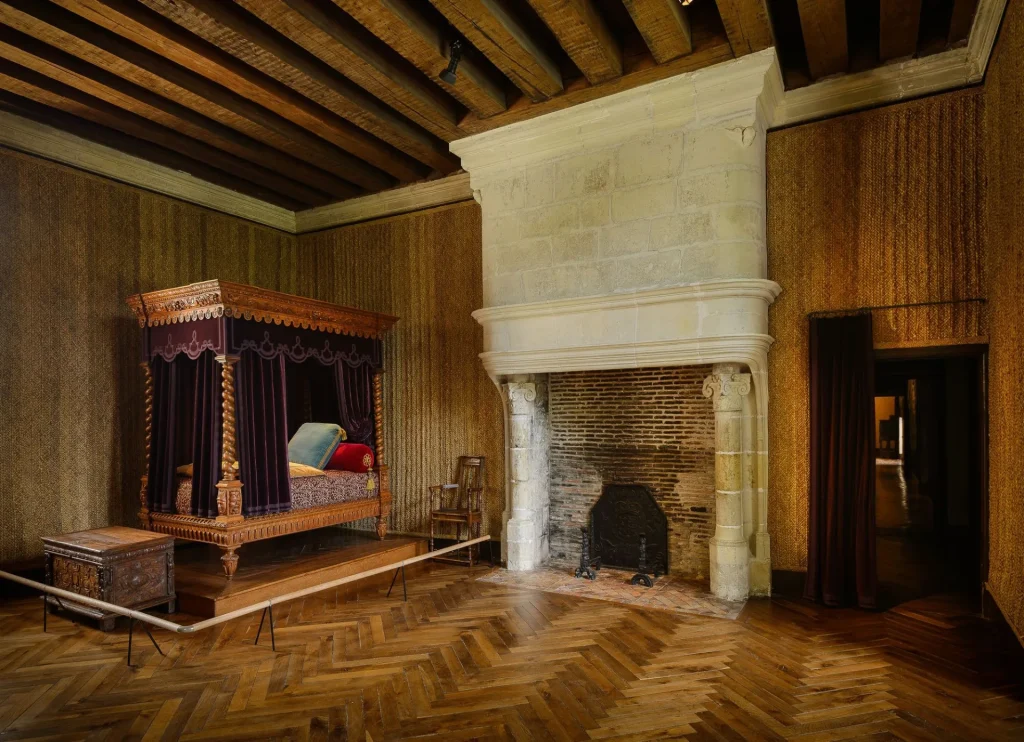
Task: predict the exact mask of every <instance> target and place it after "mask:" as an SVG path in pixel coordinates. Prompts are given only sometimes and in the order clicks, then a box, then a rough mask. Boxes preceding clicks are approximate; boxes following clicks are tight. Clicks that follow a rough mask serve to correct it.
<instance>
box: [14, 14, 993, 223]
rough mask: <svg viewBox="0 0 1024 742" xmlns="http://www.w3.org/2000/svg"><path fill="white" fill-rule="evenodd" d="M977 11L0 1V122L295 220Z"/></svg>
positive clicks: (803, 76) (946, 31) (927, 43)
mask: <svg viewBox="0 0 1024 742" xmlns="http://www.w3.org/2000/svg"><path fill="white" fill-rule="evenodd" d="M977 2H978V0H874V2H862V1H861V0H849V3H848V4H847V3H844V0H768V3H767V8H766V6H765V3H764V0H717V1H716V0H694V2H693V3H692V5H689V6H688V7H686V8H683V7H682V6H681V4H680V2H679V0H233V1H232V0H0V109H3V110H7V111H10V112H13V113H16V114H19V115H22V116H25V117H28V118H31V119H35V120H37V121H41V122H43V123H47V124H50V125H52V126H56V127H58V128H61V129H65V130H67V131H70V132H73V133H75V134H78V135H80V136H82V137H85V138H87V139H91V140H94V141H97V142H100V143H102V144H106V145H109V146H112V147H114V148H116V149H119V150H121V151H124V152H128V153H130V154H133V155H136V156H139V157H141V158H144V159H146V160H150V161H152V162H156V163H159V164H162V165H166V166H169V167H173V168H175V169H178V170H183V171H186V172H189V173H191V174H193V175H195V176H197V177H199V178H202V179H204V180H207V181H210V182H213V183H217V184H220V185H223V186H226V187H228V188H231V189H233V190H236V191H239V192H242V193H246V194H249V195H252V196H255V197H257V198H260V199H262V200H265V201H268V202H271V203H274V204H278V205H281V206H284V207H286V208H290V209H296V210H298V209H304V208H308V207H311V206H318V205H322V204H325V203H330V202H334V201H339V200H343V199H347V198H352V197H354V196H358V195H362V194H366V193H374V192H378V191H382V190H385V189H388V188H391V187H394V186H397V185H401V184H405V183H410V182H414V181H419V180H423V179H427V178H431V177H436V176H438V175H444V174H448V173H451V172H453V171H455V170H457V169H458V167H459V161H458V159H457V158H456V157H455V156H454V155H452V154H451V153H450V152H449V151H448V142H450V141H453V140H455V139H460V138H462V137H465V136H468V135H470V134H474V133H477V132H480V131H484V130H487V129H491V128H494V127H496V126H502V125H504V124H507V123H511V122H514V121H518V120H522V119H525V118H529V117H531V116H535V115H539V114H541V113H546V112H548V111H552V110H556V109H559V108H564V107H567V106H571V105H574V104H576V103H580V102H582V101H586V100H591V99H593V98H597V97H600V96H602V95H607V94H610V93H614V92H618V91H620V90H625V89H627V88H630V87H634V86H637V85H641V84H644V83H647V82H651V81H653V80H657V79H662V78H665V77H669V76H671V75H676V74H679V73H682V72H686V71H690V70H694V69H698V68H701V67H706V66H709V65H712V64H716V63H718V62H722V61H725V60H727V59H731V58H733V57H736V56H742V55H744V54H747V53H750V52H753V51H759V50H761V49H764V48H767V47H769V46H771V45H772V44H773V35H774V37H775V38H776V39H777V40H778V48H779V55H780V58H781V60H782V62H783V67H784V72H785V77H786V81H787V85H789V86H791V87H795V86H799V85H803V84H807V83H808V82H810V81H813V80H815V79H819V78H821V77H825V76H828V75H832V74H837V73H842V72H847V71H851V70H859V69H867V68H869V67H872V66H875V65H877V64H879V63H881V62H885V61H887V60H891V59H895V58H900V57H906V56H913V55H921V54H928V53H932V52H935V51H940V50H942V49H944V48H946V47H947V46H949V45H951V44H956V43H960V42H962V41H963V40H965V39H966V37H967V34H968V32H969V30H970V23H971V20H972V19H973V15H974V12H975V9H976V6H977ZM769 14H770V16H769ZM769 17H771V18H772V20H771V22H770V21H769ZM773 27H774V28H773ZM456 39H458V40H460V41H461V43H462V47H463V54H462V62H461V64H460V66H459V68H458V75H457V78H456V81H455V83H454V84H452V85H449V84H447V83H445V82H442V81H441V80H440V79H439V77H438V75H439V73H440V72H441V71H442V70H443V69H444V68H445V67H446V65H447V64H448V58H449V52H450V46H451V43H452V42H453V41H454V40H456Z"/></svg>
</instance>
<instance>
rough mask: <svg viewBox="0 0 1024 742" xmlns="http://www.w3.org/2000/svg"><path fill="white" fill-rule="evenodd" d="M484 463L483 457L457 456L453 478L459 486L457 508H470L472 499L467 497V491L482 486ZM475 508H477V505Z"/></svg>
mask: <svg viewBox="0 0 1024 742" xmlns="http://www.w3.org/2000/svg"><path fill="white" fill-rule="evenodd" d="M484 462H485V458H484V457H483V456H459V466H458V470H457V472H456V476H455V484H457V485H459V495H458V498H459V504H458V507H460V508H468V507H470V506H471V504H472V499H471V498H470V497H469V490H471V489H474V488H477V487H483V486H484V473H485V472H484V466H485V464H484ZM477 507H479V503H478V504H477Z"/></svg>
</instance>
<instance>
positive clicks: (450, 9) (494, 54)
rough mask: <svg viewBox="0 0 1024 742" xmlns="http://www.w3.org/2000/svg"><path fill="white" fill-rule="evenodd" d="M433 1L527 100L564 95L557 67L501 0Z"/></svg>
mask: <svg viewBox="0 0 1024 742" xmlns="http://www.w3.org/2000/svg"><path fill="white" fill-rule="evenodd" d="M430 1H431V2H432V3H433V4H434V7H436V8H437V9H438V10H439V11H441V13H442V14H443V15H444V17H445V18H447V19H448V22H449V23H451V24H452V25H453V26H455V28H456V29H458V31H459V33H461V34H462V35H463V36H464V37H465V39H466V41H468V42H469V43H470V44H472V45H473V46H474V47H475V48H476V49H478V50H479V51H480V53H481V54H483V55H484V56H485V57H487V59H489V60H490V61H491V63H492V64H493V65H494V66H495V67H497V68H498V69H499V70H501V71H502V72H503V73H504V74H505V76H506V77H508V79H509V80H511V81H512V82H513V83H515V86H516V87H517V88H519V89H520V90H522V91H523V94H524V95H525V96H526V97H527V98H529V99H530V100H532V101H543V100H547V99H548V98H551V97H553V96H556V95H558V94H559V93H561V92H562V90H563V83H562V73H561V71H560V70H559V69H558V65H556V64H555V62H554V61H553V60H552V58H551V56H550V55H549V54H548V53H547V52H546V51H545V50H544V49H542V48H541V46H540V45H539V44H538V43H537V41H536V39H534V38H533V36H532V34H530V33H529V32H528V31H527V30H526V29H525V28H524V27H523V25H522V24H521V23H520V22H519V20H518V19H517V18H516V16H515V15H514V14H513V13H510V12H509V10H508V8H506V7H505V5H504V4H503V3H502V1H501V0H430ZM517 1H521V0H517Z"/></svg>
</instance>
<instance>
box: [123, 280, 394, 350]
mask: <svg viewBox="0 0 1024 742" xmlns="http://www.w3.org/2000/svg"><path fill="white" fill-rule="evenodd" d="M128 306H129V307H130V308H131V310H132V311H133V312H134V313H135V317H136V319H138V322H139V327H159V326H161V325H170V324H177V323H180V322H194V321H196V320H200V319H213V318H216V317H234V318H237V319H248V320H256V321H257V322H266V323H270V324H275V325H286V326H288V327H297V328H302V329H309V330H318V331H321V332H332V333H339V334H345V335H355V336H357V337H363V338H379V337H380V336H381V335H383V334H384V333H385V332H387V331H388V330H389V329H390V328H391V327H392V325H394V324H395V322H397V321H398V318H397V317H392V316H390V315H386V314H378V313H376V312H366V311H363V310H361V309H353V308H351V307H342V306H339V305H337V304H330V303H328V302H325V301H318V300H316V299H307V298H305V297H302V296H292V295H291V294H283V293H281V292H279V291H271V290H269V289H261V288H257V287H255V286H246V285H244V284H240V283H231V282H230V281H221V280H218V279H214V280H212V281H202V282H200V283H193V284H189V285H188V286H179V287H177V288H173V289H162V290H160V291H149V292H147V293H144V294H133V295H132V296H130V297H129V298H128Z"/></svg>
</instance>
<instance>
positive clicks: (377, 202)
mask: <svg viewBox="0 0 1024 742" xmlns="http://www.w3.org/2000/svg"><path fill="white" fill-rule="evenodd" d="M471 198H473V191H472V190H471V189H470V187H469V174H468V173H457V174H455V175H449V176H448V177H446V178H438V179H437V180H429V181H427V182H426V183H413V184H412V185H408V186H404V187H402V188H394V189H392V190H389V191H383V192H382V193H374V194H371V195H369V196H361V197H359V198H352V199H349V200H348V201H341V202H339V203H336V204H327V205H326V206H318V207H317V208H315V209H306V210H305V211H298V212H296V213H295V228H296V231H297V232H298V233H299V234H305V233H307V232H316V231H319V230H323V229H330V228H332V227H341V226H343V225H345V224H355V223H357V222H365V221H369V220H370V219H380V218H382V217H385V216H397V215H399V214H407V213H409V212H410V211H419V210H421V209H429V208H433V207H435V206H444V205H445V204H452V203H458V202H460V201H468V200H470V199H471Z"/></svg>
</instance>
